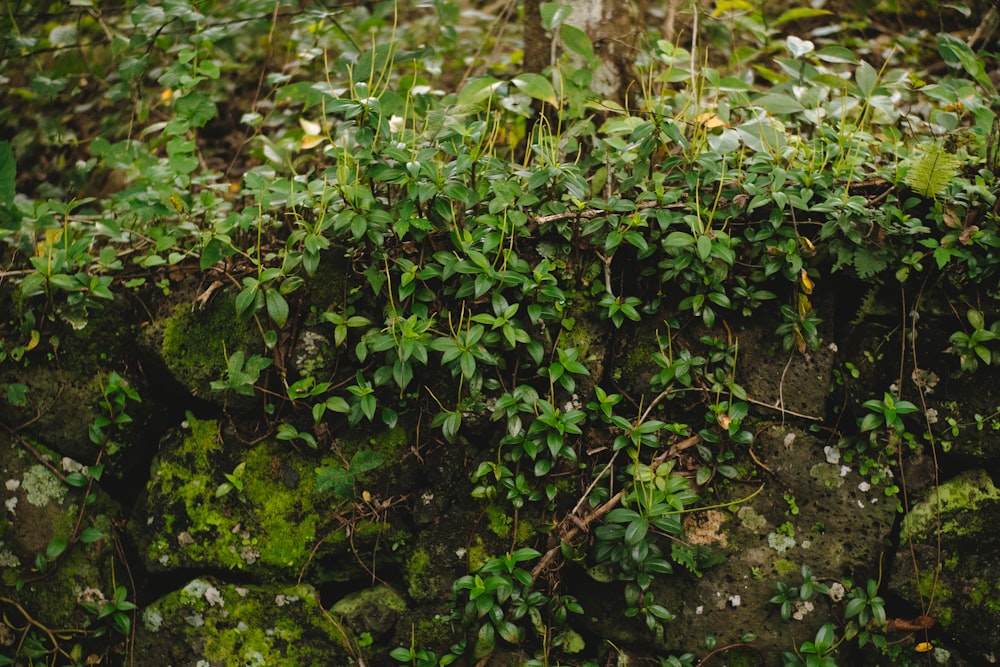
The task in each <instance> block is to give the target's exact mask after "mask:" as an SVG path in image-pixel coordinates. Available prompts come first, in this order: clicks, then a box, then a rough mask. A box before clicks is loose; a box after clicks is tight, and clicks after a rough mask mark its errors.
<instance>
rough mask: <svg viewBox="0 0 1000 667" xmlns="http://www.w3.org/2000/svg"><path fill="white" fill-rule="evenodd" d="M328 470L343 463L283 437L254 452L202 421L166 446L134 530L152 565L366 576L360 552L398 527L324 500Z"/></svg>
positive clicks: (266, 574) (274, 574)
mask: <svg viewBox="0 0 1000 667" xmlns="http://www.w3.org/2000/svg"><path fill="white" fill-rule="evenodd" d="M323 466H331V467H337V466H340V467H342V466H343V464H342V462H341V461H340V460H339V459H337V458H336V457H334V456H333V455H329V454H328V455H326V456H325V457H320V456H315V457H310V456H307V455H305V454H300V453H298V452H296V451H295V450H294V449H292V448H291V447H290V445H289V444H288V443H286V442H281V441H277V440H265V441H264V442H261V443H259V444H257V445H255V446H253V447H249V448H247V446H246V445H244V444H243V443H240V442H238V441H236V440H235V439H233V438H231V437H230V436H225V435H224V434H223V433H222V432H221V431H220V429H219V425H218V423H217V422H215V421H212V420H197V419H192V420H191V421H190V423H189V424H188V425H187V429H186V430H185V431H184V432H183V433H179V434H174V435H172V436H169V437H168V438H167V439H166V440H165V441H164V443H163V446H162V451H161V455H160V457H159V460H158V461H157V462H155V463H154V466H153V471H152V478H151V479H150V481H149V483H148V485H147V490H146V493H145V494H144V496H143V497H142V499H141V500H140V503H139V506H138V508H137V511H136V513H135V515H134V517H133V520H132V522H131V524H130V531H131V534H132V535H133V536H134V538H135V541H136V544H137V546H138V549H139V552H140V554H141V556H142V558H143V560H144V562H145V564H146V567H147V568H148V569H149V570H150V571H152V572H163V571H169V570H172V569H176V568H213V569H216V570H241V571H244V572H247V573H248V574H249V575H250V576H253V577H256V578H260V579H271V578H281V579H286V580H295V579H297V578H298V577H299V576H300V575H301V573H302V571H303V570H304V569H306V568H309V572H310V574H311V575H312V576H311V578H310V580H311V581H314V582H317V583H320V582H324V581H330V580H335V581H344V580H348V579H351V578H352V577H356V576H358V575H359V574H361V573H362V572H364V569H363V567H362V565H361V564H359V563H358V561H357V559H356V557H355V556H354V550H355V549H357V550H359V551H364V549H366V548H374V545H375V544H376V543H378V541H379V540H380V539H383V540H391V539H393V533H394V529H393V528H392V526H391V524H388V523H387V522H386V521H384V520H383V519H381V518H379V517H371V518H369V517H361V518H358V517H355V515H354V514H353V513H352V510H351V508H352V504H351V503H350V502H349V501H348V500H345V499H342V498H337V497H335V496H333V494H332V493H331V492H330V491H324V492H323V493H315V482H316V477H317V476H316V468H319V467H323ZM227 475H228V477H227ZM234 480H235V482H234ZM236 482H238V484H239V486H242V489H241V488H238V486H236V485H235V484H236ZM223 485H228V487H229V488H226V487H225V486H223ZM389 543H390V544H391V541H390V542H389Z"/></svg>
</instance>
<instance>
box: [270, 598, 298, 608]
mask: <svg viewBox="0 0 1000 667" xmlns="http://www.w3.org/2000/svg"><path fill="white" fill-rule="evenodd" d="M298 601H299V596H298V595H276V596H274V604H276V605H278V606H279V607H284V606H285V605H289V604H292V603H293V602H298Z"/></svg>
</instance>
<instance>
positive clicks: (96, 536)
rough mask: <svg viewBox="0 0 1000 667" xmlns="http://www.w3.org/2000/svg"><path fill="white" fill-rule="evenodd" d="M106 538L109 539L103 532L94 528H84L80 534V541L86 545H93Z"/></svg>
mask: <svg viewBox="0 0 1000 667" xmlns="http://www.w3.org/2000/svg"><path fill="white" fill-rule="evenodd" d="M105 538H107V535H105V534H104V532H103V531H101V530H98V529H97V528H93V527H90V528H84V529H83V532H81V533H80V541H81V542H83V543H84V544H93V543H94V542H99V541H101V540H103V539H105Z"/></svg>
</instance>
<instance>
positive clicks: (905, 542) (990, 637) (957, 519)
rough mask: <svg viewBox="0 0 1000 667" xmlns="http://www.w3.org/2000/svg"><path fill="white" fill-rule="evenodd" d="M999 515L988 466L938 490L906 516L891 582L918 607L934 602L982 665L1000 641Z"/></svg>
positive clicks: (935, 611) (948, 628)
mask: <svg viewBox="0 0 1000 667" xmlns="http://www.w3.org/2000/svg"><path fill="white" fill-rule="evenodd" d="M998 521H1000V489H998V488H997V487H996V486H995V485H994V483H993V480H992V478H991V477H990V475H989V474H988V473H986V472H985V471H983V470H970V471H966V472H963V473H961V474H960V475H958V476H957V477H954V478H952V479H950V480H948V481H946V482H944V483H943V484H941V485H940V486H939V487H938V488H937V489H934V488H931V489H930V490H928V491H927V492H926V493H925V495H924V498H923V499H922V500H921V501H920V502H918V503H916V504H915V505H914V506H913V507H912V508H911V509H910V511H909V512H908V513H907V515H906V517H905V518H904V520H903V526H902V529H901V531H900V544H901V549H900V551H898V552H897V554H896V559H895V565H894V568H893V574H892V579H891V581H890V589H891V590H892V592H893V593H895V594H896V595H898V596H900V597H901V598H902V599H903V600H906V601H907V602H909V603H910V604H912V605H913V607H914V608H917V609H921V608H924V606H925V605H924V604H923V603H926V602H927V601H930V600H933V604H932V606H931V607H930V609H929V611H928V615H929V616H931V617H932V618H934V619H935V621H936V623H937V624H938V626H939V627H940V628H942V629H943V630H944V632H945V633H947V634H948V635H949V636H951V637H952V638H954V639H955V640H956V642H957V644H958V645H960V646H961V647H962V652H963V655H965V656H966V657H968V658H970V659H973V662H976V663H979V662H981V664H986V661H987V658H988V657H989V656H990V655H991V654H992V652H993V651H994V650H995V649H996V647H997V646H1000V602H998V600H1000V537H998V535H997V533H996V530H995V526H996V525H997V522H998ZM938 526H940V529H939V528H938ZM939 542H940V547H939ZM911 549H912V551H911ZM914 562H915V563H916V569H915V567H914Z"/></svg>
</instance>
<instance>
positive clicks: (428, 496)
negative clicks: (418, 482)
mask: <svg viewBox="0 0 1000 667" xmlns="http://www.w3.org/2000/svg"><path fill="white" fill-rule="evenodd" d="M420 502H422V503H423V504H424V505H430V504H431V503H432V502H434V494H433V493H431V492H430V491H424V492H423V494H421V496H420Z"/></svg>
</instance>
